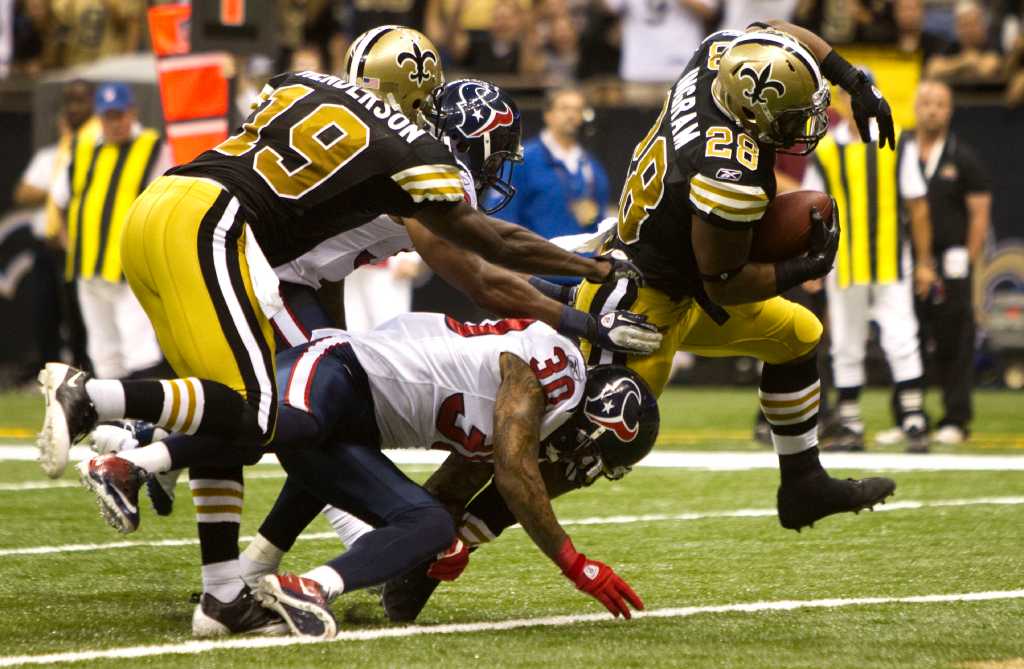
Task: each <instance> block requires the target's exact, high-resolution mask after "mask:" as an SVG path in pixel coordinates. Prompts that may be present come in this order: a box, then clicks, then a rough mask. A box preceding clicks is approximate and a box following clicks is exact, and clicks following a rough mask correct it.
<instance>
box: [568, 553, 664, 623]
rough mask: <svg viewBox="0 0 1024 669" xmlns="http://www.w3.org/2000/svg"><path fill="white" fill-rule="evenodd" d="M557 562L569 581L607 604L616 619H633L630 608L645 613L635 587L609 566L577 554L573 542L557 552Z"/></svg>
mask: <svg viewBox="0 0 1024 669" xmlns="http://www.w3.org/2000/svg"><path fill="white" fill-rule="evenodd" d="M557 562H558V566H559V567H561V568H562V573H563V574H564V575H565V577H566V578H567V579H569V580H570V581H572V582H573V583H575V584H576V587H577V588H579V589H580V590H582V591H583V592H585V593H587V594H588V595H590V596H591V597H593V598H594V599H596V600H597V601H599V602H601V603H602V604H604V606H605V608H606V609H608V610H609V611H611V613H612V615H613V616H615V617H618V616H620V615H621V616H623V617H625V618H627V619H628V618H631V617H632V615H631V614H630V610H629V607H630V605H632V606H633V608H635V609H637V610H638V611H642V610H643V608H644V602H643V600H641V599H640V597H639V596H637V594H636V593H635V592H633V588H631V587H629V584H628V583H626V582H625V581H624V580H622V578H621V577H620V576H619V575H618V574H616V573H615V571H614V570H613V569H612V568H611V567H609V566H608V565H606V564H604V563H603V562H598V561H597V560H591V559H588V558H587V556H586V555H584V554H583V553H580V552H577V550H576V548H575V547H574V546H573V545H572V539H570V538H568V537H566V538H565V543H564V544H562V549H561V550H560V551H559V552H558V559H557Z"/></svg>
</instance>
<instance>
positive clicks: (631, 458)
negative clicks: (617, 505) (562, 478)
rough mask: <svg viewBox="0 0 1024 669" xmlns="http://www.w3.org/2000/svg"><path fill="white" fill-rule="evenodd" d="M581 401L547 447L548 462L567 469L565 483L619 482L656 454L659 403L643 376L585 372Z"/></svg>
mask: <svg viewBox="0 0 1024 669" xmlns="http://www.w3.org/2000/svg"><path fill="white" fill-rule="evenodd" d="M583 395H584V397H583V400H582V401H581V402H580V405H579V407H578V408H577V409H576V412H575V413H574V414H573V415H572V417H571V418H570V419H569V420H568V421H567V422H566V423H565V425H562V426H561V427H560V428H558V429H557V430H555V431H554V432H553V433H552V434H551V436H550V437H548V438H547V440H546V441H545V442H544V449H545V450H546V459H547V460H549V461H552V462H565V463H567V466H566V472H565V473H566V476H567V478H569V480H571V481H573V482H576V483H578V484H580V485H590V484H591V483H593V482H594V481H596V480H597V478H598V477H599V476H604V477H605V478H608V479H612V480H615V479H620V478H622V477H623V476H625V475H626V474H627V473H628V472H629V471H630V470H631V469H632V468H633V465H635V464H636V463H637V462H639V461H640V460H642V459H643V458H644V456H646V455H647V454H648V453H650V452H651V449H652V448H654V442H655V440H656V439H657V438H658V427H659V425H660V424H661V418H660V416H659V413H658V401H657V399H655V397H654V393H652V392H651V389H650V388H649V387H648V386H647V383H646V382H645V381H644V380H643V379H642V378H641V377H640V375H639V374H637V373H636V372H634V371H633V370H631V369H629V368H627V367H621V366H617V365H605V366H601V367H595V368H593V369H591V370H590V371H589V372H587V385H586V388H585V390H584V393H583ZM543 452H544V451H542V453H543Z"/></svg>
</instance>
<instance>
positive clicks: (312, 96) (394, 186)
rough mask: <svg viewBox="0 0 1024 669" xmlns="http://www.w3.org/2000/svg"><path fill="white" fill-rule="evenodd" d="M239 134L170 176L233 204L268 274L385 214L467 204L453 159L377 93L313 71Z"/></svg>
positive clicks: (274, 92)
mask: <svg viewBox="0 0 1024 669" xmlns="http://www.w3.org/2000/svg"><path fill="white" fill-rule="evenodd" d="M260 98H261V100H260V104H259V106H258V107H257V108H256V110H255V111H254V112H253V113H252V114H251V115H250V116H249V118H247V119H246V121H245V122H244V123H243V124H242V127H241V130H240V131H239V132H238V133H237V134H235V135H233V136H232V137H230V138H228V139H227V140H226V141H224V142H223V143H221V144H220V145H219V146H217V147H215V148H213V149H211V150H209V151H206V152H205V153H203V154H201V155H200V156H199V157H197V158H196V159H195V160H193V161H192V162H190V163H188V164H186V165H181V166H179V167H176V168H174V169H173V170H171V171H170V172H168V174H179V175H188V176H195V177H208V178H210V179H213V180H215V181H217V182H219V183H220V184H221V185H223V186H225V187H226V188H227V189H228V190H229V191H231V193H232V194H233V195H235V196H236V197H237V198H238V200H239V202H240V204H241V206H242V207H243V210H244V211H245V215H246V223H247V224H248V225H249V227H250V228H251V229H252V231H253V233H254V234H255V236H256V240H257V242H258V243H259V245H260V247H261V249H262V250H263V252H264V254H265V255H266V256H267V259H268V260H269V261H270V263H271V265H273V266H278V265H281V264H283V263H286V262H288V261H290V260H293V259H295V258H297V257H298V256H300V255H302V254H303V253H305V252H307V251H309V250H310V249H312V248H314V247H315V246H317V244H319V243H320V242H322V241H324V240H325V239H328V238H330V237H332V236H334V235H336V234H338V233H340V232H343V231H345V230H349V229H351V228H354V227H356V226H359V225H362V224H363V223H366V222H368V221H370V220H372V219H374V218H376V217H377V216H379V215H381V214H391V215H394V216H415V215H416V213H417V212H418V211H420V210H421V209H422V208H423V207H425V206H427V205H428V204H430V203H432V202H448V203H455V202H460V201H462V200H463V198H464V193H463V183H462V179H461V176H460V170H459V167H458V164H457V163H456V161H455V159H454V157H453V156H452V154H451V152H450V151H449V150H448V149H447V147H445V146H444V145H443V144H442V143H441V142H439V141H437V140H436V139H434V138H433V137H432V136H431V135H430V134H429V133H427V132H426V131H425V130H422V129H420V128H418V127H416V125H415V124H414V123H412V121H410V120H409V119H408V118H407V117H405V116H404V115H403V114H402V113H401V112H399V111H397V110H396V109H394V108H392V107H391V106H389V105H388V104H386V103H385V102H383V101H382V100H381V99H380V98H378V97H377V96H376V95H375V94H374V93H372V92H371V91H368V90H366V89H363V88H360V87H359V86H356V85H354V84H350V83H348V82H346V81H344V80H343V79H340V78H338V77H335V76H332V75H327V74H321V73H318V72H309V71H306V72H293V73H286V74H281V75H278V76H276V77H274V78H273V79H271V80H270V82H269V83H268V84H267V86H265V87H264V89H263V91H262V92H261V94H260Z"/></svg>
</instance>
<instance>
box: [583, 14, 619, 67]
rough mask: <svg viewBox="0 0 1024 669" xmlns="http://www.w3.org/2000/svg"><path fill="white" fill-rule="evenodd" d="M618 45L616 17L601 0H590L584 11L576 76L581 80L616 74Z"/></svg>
mask: <svg viewBox="0 0 1024 669" xmlns="http://www.w3.org/2000/svg"><path fill="white" fill-rule="evenodd" d="M621 47H622V27H621V24H620V21H619V18H618V17H617V16H616V15H615V14H614V13H612V12H611V11H609V10H608V8H607V7H606V6H605V4H604V2H603V0H594V2H592V3H591V4H590V7H589V9H588V11H587V14H586V22H585V23H584V26H583V32H582V33H581V35H580V46H579V51H580V58H579V67H578V68H577V70H576V76H577V77H578V78H579V79H580V80H581V81H582V80H586V79H592V78H595V77H610V76H612V75H618V73H619V61H620V58H621V55H622V53H621Z"/></svg>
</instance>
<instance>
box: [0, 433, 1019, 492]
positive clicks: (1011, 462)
mask: <svg viewBox="0 0 1024 669" xmlns="http://www.w3.org/2000/svg"><path fill="white" fill-rule="evenodd" d="M384 453H386V454H387V456H388V457H389V458H391V459H392V460H393V461H395V462H396V463H398V464H400V465H439V464H441V462H443V461H444V459H445V458H446V457H447V453H445V452H443V451H436V450H427V449H413V448H407V449H397V450H385V451H384ZM92 455H94V453H93V452H92V451H91V450H90V449H88V448H86V447H84V446H75V447H74V448H72V449H71V453H70V456H69V458H70V460H71V461H72V462H77V461H79V460H82V459H84V458H87V457H91V456H92ZM38 456H39V450H38V449H37V448H36V447H35V446H29V445H14V444H0V461H3V460H17V461H23V462H24V461H33V460H35V459H36V458H38ZM821 461H822V463H823V464H824V465H825V466H826V467H828V468H830V469H866V470H872V471H1024V455H940V454H932V455H908V454H906V453H822V455H821ZM276 463H277V458H275V457H274V456H273V455H266V456H264V457H263V459H262V460H260V464H276ZM638 466H639V467H658V468H661V467H665V468H680V469H703V470H709V471H746V470H750V469H778V467H779V459H778V456H776V455H775V453H773V452H772V451H769V450H764V451H655V452H653V453H651V454H650V455H648V456H647V457H646V458H644V459H643V460H642V461H641V462H640V464H639V465H638ZM2 489H3V488H0V490H2Z"/></svg>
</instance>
